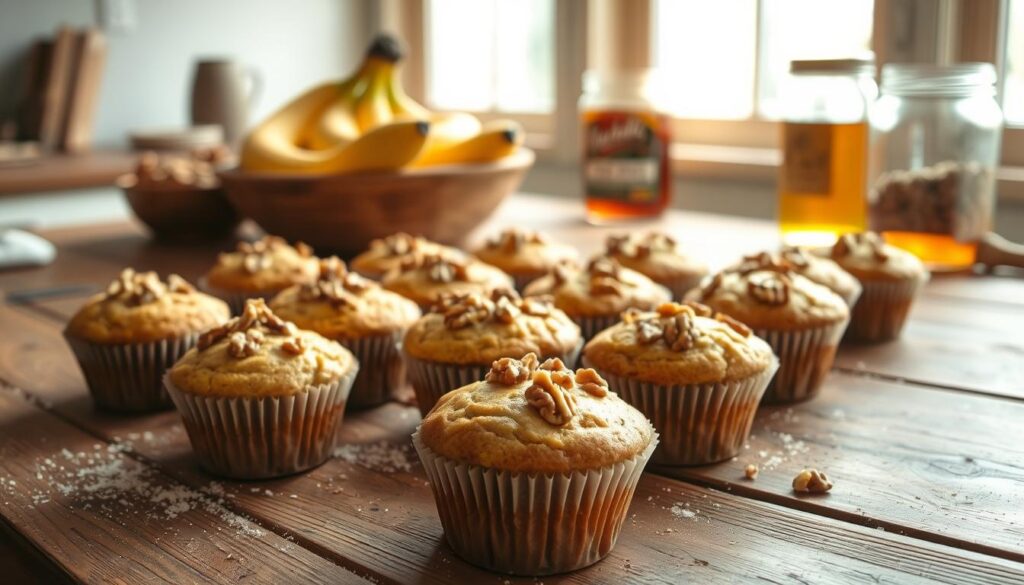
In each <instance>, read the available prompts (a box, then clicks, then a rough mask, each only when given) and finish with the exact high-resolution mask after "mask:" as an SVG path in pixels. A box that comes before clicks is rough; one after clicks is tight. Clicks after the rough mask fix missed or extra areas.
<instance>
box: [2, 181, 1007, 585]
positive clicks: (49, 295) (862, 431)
mask: <svg viewBox="0 0 1024 585" xmlns="http://www.w3.org/2000/svg"><path fill="white" fill-rule="evenodd" d="M513 224H514V225H521V226H528V227H530V228H534V229H538V230H542V231H545V232H548V233H550V234H551V235H552V236H554V237H556V238H558V239H561V240H564V241H566V242H569V243H571V244H575V245H577V246H578V247H579V248H580V249H581V251H582V252H584V254H589V253H591V252H595V251H597V249H598V248H599V247H600V246H601V243H602V241H603V237H604V235H605V234H606V233H607V232H608V231H610V230H606V229H599V228H594V227H590V226H587V225H585V224H584V223H583V221H582V219H581V207H580V206H579V205H578V204H576V203H575V202H565V201H559V200H552V199H541V198H536V197H529V196H516V197H514V198H512V199H510V200H509V201H507V202H506V204H505V205H504V206H503V207H502V208H501V210H500V211H499V212H498V213H497V215H496V216H495V217H494V218H493V219H492V220H491V221H490V222H489V223H488V224H487V225H486V226H484V227H482V228H481V230H479V231H478V232H476V233H475V234H474V235H473V238H475V239H477V240H478V239H479V238H480V237H482V236H483V235H484V234H485V233H487V232H489V231H493V230H494V229H496V228H498V227H501V226H504V225H513ZM651 227H657V228H659V229H666V230H668V231H669V232H670V233H672V235H674V236H677V237H678V238H679V239H680V240H681V242H682V243H683V245H684V246H686V247H687V248H688V249H690V250H692V251H694V253H697V254H700V255H702V256H704V257H706V258H707V260H708V261H709V262H710V263H711V264H712V265H714V266H721V265H723V264H725V263H726V262H729V261H731V260H733V259H735V258H737V257H738V256H739V255H740V254H743V253H749V252H754V251H758V250H760V249H764V248H767V247H772V246H775V245H776V244H777V234H776V232H775V229H774V226H773V225H772V224H770V223H767V222H759V221H752V220H743V219H737V218H725V217H720V216H711V215H701V214H694V213H680V212H672V213H669V214H668V215H667V216H666V217H665V218H664V219H663V220H661V221H660V223H659V224H655V225H652V226H651ZM45 235H46V236H48V237H50V238H51V239H52V240H53V241H54V242H56V243H57V245H58V247H59V250H60V255H59V257H58V260H57V262H56V263H55V264H53V265H51V266H49V267H46V268H43V269H35V270H25V271H15V272H5V273H0V289H2V290H3V292H4V293H5V294H4V297H5V299H6V301H5V302H4V303H3V304H2V305H0V332H2V335H0V516H2V518H0V519H2V522H0V528H3V530H2V546H0V571H3V574H4V575H5V576H6V577H8V578H15V580H16V581H18V582H33V581H35V582H47V583H49V582H54V581H57V580H67V581H85V582H112V581H116V582H143V581H145V582H168V583H187V582H252V583H255V582H261V583H262V582H267V583H284V582H289V583H290V582H319V583H324V582H329V583H334V582H338V583H348V582H366V581H370V582H377V583H391V582H399V583H412V582H417V583H419V582H422V583H455V582H467V583H496V584H499V583H509V582H511V583H517V582H523V583H528V582H533V581H534V580H533V579H516V578H510V577H506V576H502V575H495V574H491V573H486V572H484V571H481V570H479V569H476V568H474V567H472V566H470V565H467V564H466V563H464V562H463V561H461V560H460V559H459V558H458V557H457V556H455V555H454V554H453V553H452V551H451V550H450V549H449V548H448V547H447V545H446V544H445V543H444V539H443V535H442V531H441V525H440V522H439V521H438V518H437V514H436V512H435V508H434V503H433V500H432V497H431V494H430V489H429V486H428V485H427V482H426V479H425V476H424V474H423V470H422V468H421V467H420V465H419V463H418V460H417V459H416V456H415V453H414V452H413V450H412V449H411V445H410V442H409V435H410V433H411V432H412V430H413V429H414V428H415V426H416V424H417V423H418V420H419V415H418V413H417V411H416V409H415V408H414V407H412V406H409V405H408V404H404V403H402V402H393V403H389V404H387V405H385V406H382V407H380V408H377V409H374V410H370V411H366V412H358V413H351V414H348V415H346V420H345V423H344V429H343V435H344V443H345V445H344V446H343V447H342V448H340V449H339V450H338V452H337V454H336V457H335V458H334V459H332V460H331V461H329V462H328V463H327V464H325V465H323V466H321V467H319V468H317V469H315V470H313V471H311V472H309V473H305V474H302V475H298V476H294V477H288V478H284V479H278V480H273V481H263V482H233V481H223V480H219V479H217V478H214V477H211V476H209V475H207V474H206V473H204V472H203V471H202V470H200V469H199V468H198V467H197V465H196V463H195V461H194V459H193V458H192V455H191V450H190V447H189V443H188V438H187V437H186V435H185V433H184V430H183V428H182V425H181V422H180V419H179V417H178V415H177V413H176V412H173V411H172V412H167V413H163V414H156V415H151V416H141V417H123V416H114V415H110V414H105V413H102V412H98V411H96V410H95V409H94V408H93V407H92V404H91V402H90V400H89V398H88V396H87V393H86V390H85V385H84V382H83V380H82V377H81V374H80V373H79V370H78V367H77V365H76V364H75V362H74V359H73V357H72V355H71V353H70V351H69V350H68V349H67V347H66V346H65V344H64V341H63V339H62V338H61V329H62V328H63V326H64V323H65V322H66V320H67V318H68V317H69V316H70V315H71V314H72V313H73V312H74V311H75V310H76V309H77V307H78V306H79V305H80V304H81V302H82V301H83V299H84V298H85V297H86V296H87V295H89V294H92V293H94V292H96V291H98V290H99V288H100V287H101V286H103V285H105V284H106V283H107V282H108V281H110V280H111V279H113V278H114V277H115V276H116V275H117V273H118V272H119V271H120V270H121V268H123V267H125V266H132V267H134V268H136V269H145V270H149V269H152V270H158V271H159V272H161V273H162V274H165V273H168V272H178V273H180V274H182V275H183V276H185V277H186V278H189V279H194V278H195V277H196V276H198V275H199V274H201V273H202V271H203V270H205V268H206V267H208V265H209V264H210V263H211V262H212V261H213V258H214V254H215V252H216V250H218V249H226V248H228V247H230V246H231V245H232V243H231V242H221V243H220V244H218V245H176V246H171V245H163V244H158V243H154V242H151V241H150V240H148V239H147V238H146V237H145V234H144V233H143V232H142V230H141V229H140V228H139V227H137V226H135V225H133V224H129V223H123V224H115V225H103V226H90V227H84V228H75V229H67V230H59V231H51V232H48V233H46V234H45ZM1022 331H1024V280H1021V279H1014V278H1008V277H982V276H971V275H960V276H949V277H935V278H934V279H933V281H932V282H931V283H930V284H929V285H928V287H927V288H926V289H925V291H924V293H923V294H922V295H921V297H920V299H919V300H918V301H917V303H916V305H915V306H914V309H913V312H912V316H911V320H910V323H909V325H908V326H907V328H906V331H905V332H904V335H903V338H902V339H901V340H899V341H895V342H891V343H887V344H883V345H875V346H849V347H848V346H843V347H842V348H841V350H840V352H839V355H838V358H837V360H836V364H835V368H834V371H833V372H832V374H831V375H830V376H829V378H828V380H827V381H826V383H825V387H824V389H823V391H822V392H821V395H820V396H819V397H817V398H816V399H814V400H812V401H810V402H807V403H804V404H798V405H794V406H791V407H773V408H768V407H766V408H762V409H761V411H760V412H759V413H758V417H757V420H756V422H755V424H754V430H753V435H752V436H751V438H750V441H749V447H747V448H746V449H744V451H743V453H742V454H741V455H740V456H739V457H737V458H736V459H735V460H733V461H729V462H725V463H721V464H718V465H711V466H706V467H697V468H682V469H660V468H654V469H648V472H647V473H646V474H645V476H644V478H643V479H642V481H641V482H640V485H639V487H638V490H637V494H636V497H635V498H634V500H633V504H632V507H631V509H630V513H629V519H628V520H627V522H626V524H625V526H624V527H623V531H622V534H621V536H620V537H619V541H618V544H617V546H616V548H615V549H614V551H613V552H612V554H611V555H610V556H609V557H608V558H606V559H604V560H603V561H602V562H600V563H598V564H597V565H594V566H592V567H590V568H588V569H584V570H582V571H579V572H577V573H573V574H569V575H564V576H558V577H550V578H545V579H544V580H543V581H544V582H547V583H552V582H563V581H564V582H570V583H616V584H619V583H682V582H695V583H713V582H723V583H737V582H761V581H767V582H774V583H789V582H797V583H848V582H869V583H917V582H946V583H958V584H959V583H979V584H988V583H1021V582H1022V581H1024V422H1022V421H1024V334H1022V333H1021V332H1022ZM748 463H755V464H757V465H758V466H759V467H760V470H761V472H760V475H759V476H758V477H757V479H756V481H749V480H745V479H744V478H743V467H744V466H745V465H746V464H748ZM803 467H816V468H819V469H822V470H825V471H827V472H828V474H829V476H830V477H831V478H832V479H833V481H834V482H835V488H834V489H833V490H832V491H831V492H830V493H828V494H826V495H820V496H798V495H796V494H794V493H793V492H792V491H791V489H790V481H791V480H792V477H793V475H794V474H795V473H796V472H798V471H799V470H800V469H801V468H803ZM5 580H7V579H5ZM9 582H13V581H9Z"/></svg>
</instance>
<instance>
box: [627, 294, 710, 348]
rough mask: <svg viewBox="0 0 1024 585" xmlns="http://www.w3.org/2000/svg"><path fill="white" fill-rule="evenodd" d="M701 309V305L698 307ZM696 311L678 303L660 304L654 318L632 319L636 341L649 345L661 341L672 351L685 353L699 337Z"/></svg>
mask: <svg viewBox="0 0 1024 585" xmlns="http://www.w3.org/2000/svg"><path fill="white" fill-rule="evenodd" d="M700 306H702V307H703V305H700ZM695 317H696V311H695V310H694V308H693V307H691V306H689V305H685V304H680V303H662V304H661V305H659V306H658V309H657V311H656V313H655V315H654V316H651V317H647V318H633V319H632V323H633V324H634V326H635V327H636V337H637V341H638V342H639V343H640V344H641V345H650V344H652V343H656V342H657V341H658V340H663V341H664V342H665V345H667V346H668V347H669V349H671V350H672V351H686V350H688V349H690V348H691V347H693V346H694V344H695V343H696V342H697V339H698V338H699V337H700V332H699V331H698V330H697V326H696V322H695V321H694V318H695Z"/></svg>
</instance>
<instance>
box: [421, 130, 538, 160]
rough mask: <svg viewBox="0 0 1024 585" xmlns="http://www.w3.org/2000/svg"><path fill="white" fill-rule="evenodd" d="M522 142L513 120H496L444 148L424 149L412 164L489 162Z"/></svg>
mask: <svg viewBox="0 0 1024 585" xmlns="http://www.w3.org/2000/svg"><path fill="white" fill-rule="evenodd" d="M522 143H523V127H522V126H521V125H520V124H519V123H518V122H515V121H513V120H495V121H493V122H489V123H487V124H485V125H484V127H483V129H482V130H481V131H480V133H479V134H477V135H476V136H473V137H472V138H469V139H466V140H462V141H460V142H456V143H455V144H452V145H451V146H449V147H447V148H439V149H436V150H432V151H429V152H424V153H423V154H422V155H420V156H419V157H418V158H417V159H416V160H415V161H413V163H412V166H413V167H417V168H420V167H428V166H436V165H448V164H459V163H481V162H490V161H493V160H497V159H499V158H502V157H505V156H508V155H510V154H512V153H514V152H515V151H516V150H517V149H518V148H519V146H520V145H521V144H522Z"/></svg>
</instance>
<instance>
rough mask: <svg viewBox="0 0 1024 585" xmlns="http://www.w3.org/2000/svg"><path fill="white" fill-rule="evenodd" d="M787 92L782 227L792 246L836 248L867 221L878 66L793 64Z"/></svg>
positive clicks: (870, 63)
mask: <svg viewBox="0 0 1024 585" xmlns="http://www.w3.org/2000/svg"><path fill="white" fill-rule="evenodd" d="M790 72H791V74H792V75H791V77H790V79H789V80H788V82H787V85H786V87H785V88H784V89H783V92H782V103H783V108H784V110H783V122H782V153H783V154H782V159H783V160H782V167H781V168H780V173H779V227H780V228H781V230H782V239H783V241H784V242H785V243H786V244H791V245H801V246H828V245H831V244H832V243H834V242H835V240H836V238H837V237H838V236H839V235H841V234H844V233H847V232H859V231H863V230H864V228H865V226H866V222H867V219H866V218H867V213H866V209H867V204H866V201H867V157H868V123H867V112H868V105H869V104H870V103H871V101H873V100H874V98H875V95H876V94H877V92H878V90H877V86H876V85H875V82H874V77H873V75H874V61H872V60H865V59H827V60H813V61H793V62H792V63H791V66H790Z"/></svg>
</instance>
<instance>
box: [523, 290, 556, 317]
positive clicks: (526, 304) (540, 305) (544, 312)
mask: <svg viewBox="0 0 1024 585" xmlns="http://www.w3.org/2000/svg"><path fill="white" fill-rule="evenodd" d="M519 308H520V309H521V310H522V311H523V312H524V313H526V314H527V315H533V316H534V317H547V316H548V315H550V314H551V311H552V310H553V309H554V299H552V298H551V296H549V295H542V296H536V297H530V298H527V299H523V300H522V302H520V303H519Z"/></svg>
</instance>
